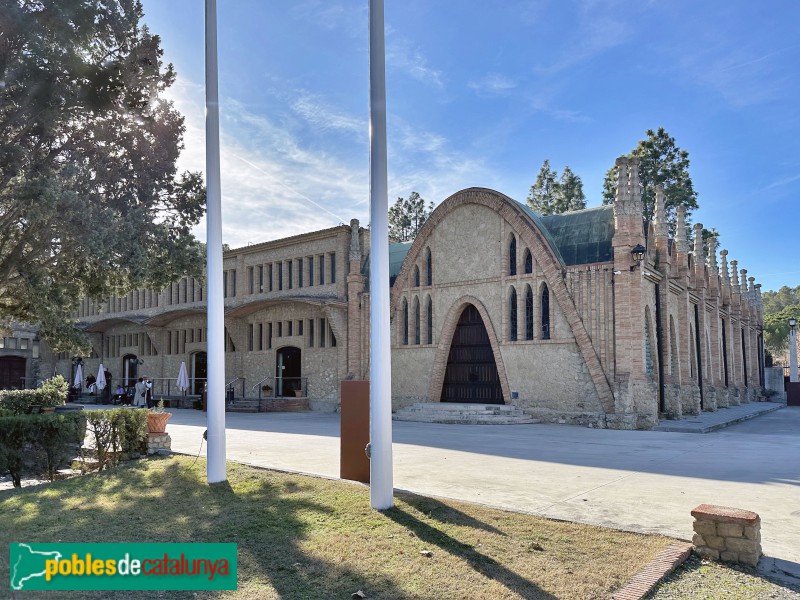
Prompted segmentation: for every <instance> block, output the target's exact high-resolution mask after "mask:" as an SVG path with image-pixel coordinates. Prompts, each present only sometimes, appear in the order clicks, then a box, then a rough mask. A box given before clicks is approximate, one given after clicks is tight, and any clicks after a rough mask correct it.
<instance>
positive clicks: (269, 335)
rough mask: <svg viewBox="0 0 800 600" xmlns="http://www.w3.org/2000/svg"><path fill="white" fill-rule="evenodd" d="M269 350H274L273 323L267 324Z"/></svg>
mask: <svg viewBox="0 0 800 600" xmlns="http://www.w3.org/2000/svg"><path fill="white" fill-rule="evenodd" d="M267 348H272V323H267Z"/></svg>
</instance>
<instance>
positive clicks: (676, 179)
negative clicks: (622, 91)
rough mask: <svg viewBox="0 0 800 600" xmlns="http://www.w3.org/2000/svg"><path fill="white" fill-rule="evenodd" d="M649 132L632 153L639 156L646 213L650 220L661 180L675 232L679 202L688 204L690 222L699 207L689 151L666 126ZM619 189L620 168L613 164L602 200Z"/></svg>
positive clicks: (607, 200)
mask: <svg viewBox="0 0 800 600" xmlns="http://www.w3.org/2000/svg"><path fill="white" fill-rule="evenodd" d="M646 135H647V138H646V139H644V140H640V141H639V144H638V145H637V146H636V148H634V150H633V151H632V152H631V153H630V156H632V157H636V158H638V159H639V181H640V182H641V184H642V203H643V205H644V216H645V219H646V220H647V221H648V222H649V221H650V220H651V219H652V218H653V212H654V210H655V186H656V185H658V184H661V185H662V186H663V187H664V197H665V198H664V200H665V202H664V204H665V208H666V212H667V221H668V222H669V223H670V228H671V230H672V233H674V229H675V209H676V208H677V207H678V206H680V205H683V206H685V207H686V216H687V222H688V216H689V215H690V214H691V211H692V210H694V209H697V208H698V204H697V192H695V191H694V186H693V185H692V178H691V177H690V176H689V153H688V152H687V151H686V150H681V149H680V148H679V147H678V146H677V145H676V144H675V138H673V137H672V136H670V135H669V134H668V133H667V132H666V130H664V128H663V127H659V128H658V130H657V131H653V130H652V129H648V130H647V132H646ZM616 192H617V168H616V166H614V167H611V168H610V169H609V170H608V171H607V172H606V177H605V180H604V181H603V204H611V203H613V202H614V196H615V194H616Z"/></svg>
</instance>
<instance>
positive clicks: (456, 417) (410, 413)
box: [392, 402, 539, 425]
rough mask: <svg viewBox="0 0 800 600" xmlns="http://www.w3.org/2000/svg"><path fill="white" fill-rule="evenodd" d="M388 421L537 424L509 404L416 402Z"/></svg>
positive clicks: (534, 420)
mask: <svg viewBox="0 0 800 600" xmlns="http://www.w3.org/2000/svg"><path fill="white" fill-rule="evenodd" d="M392 418H393V419H394V420H395V421H414V422H417V423H454V424H455V423H459V424H463V425H517V424H527V423H538V422H539V421H538V420H537V419H534V418H533V417H531V416H530V415H529V414H527V413H526V412H525V411H523V410H520V409H519V408H517V407H516V406H514V405H511V404H471V403H450V402H417V403H415V404H413V405H411V406H408V407H406V408H402V409H400V410H398V411H397V413H395V414H394V415H393V416H392Z"/></svg>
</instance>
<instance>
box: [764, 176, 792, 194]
mask: <svg viewBox="0 0 800 600" xmlns="http://www.w3.org/2000/svg"><path fill="white" fill-rule="evenodd" d="M795 181H800V175H792V176H791V177H784V178H783V179H778V180H777V181H773V182H772V183H770V184H769V185H768V186H767V187H765V188H764V190H763V191H765V192H766V191H767V190H772V189H775V188H777V187H781V186H784V185H788V184H790V183H794V182H795Z"/></svg>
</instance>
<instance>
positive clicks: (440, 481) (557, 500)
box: [167, 407, 800, 566]
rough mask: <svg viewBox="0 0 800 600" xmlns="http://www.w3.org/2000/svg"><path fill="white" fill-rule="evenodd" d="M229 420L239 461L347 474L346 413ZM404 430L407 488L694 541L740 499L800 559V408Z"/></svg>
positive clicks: (401, 474)
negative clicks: (735, 416) (691, 422)
mask: <svg viewBox="0 0 800 600" xmlns="http://www.w3.org/2000/svg"><path fill="white" fill-rule="evenodd" d="M725 410H726V409H721V410H720V411H718V412H723V411H725ZM729 410H732V409H729ZM172 412H173V417H172V420H171V421H170V423H169V425H168V428H167V429H168V431H169V432H170V434H171V435H172V448H173V450H175V451H178V452H184V453H187V454H192V455H195V454H197V452H198V450H199V448H200V442H201V439H202V433H203V430H204V429H205V418H206V415H205V413H203V412H199V411H193V410H173V411H172ZM226 418H227V453H228V458H229V459H230V460H235V461H240V462H244V463H249V464H253V465H258V466H263V467H269V468H276V469H282V470H289V471H297V472H302V473H309V474H314V475H322V476H326V477H338V476H339V415H338V414H330V413H259V414H227V415H226ZM715 418H719V417H718V416H716V417H715ZM393 431H394V485H395V487H396V488H399V489H404V490H410V491H413V492H416V493H419V494H424V495H430V496H438V497H445V498H455V499H459V500H467V501H470V502H480V503H484V504H489V505H492V506H498V507H504V508H510V509H514V510H519V511H526V512H532V513H536V514H540V515H544V516H547V517H552V518H556V519H565V520H569V521H577V522H583V523H590V524H595V525H604V526H608V527H614V528H620V529H627V530H633V531H640V532H647V533H663V534H666V535H670V536H675V537H679V538H683V539H691V534H692V517H691V516H690V514H689V512H690V511H691V509H692V508H694V507H695V506H697V505H698V504H701V503H704V502H705V503H711V504H721V505H726V506H734V507H738V508H744V509H748V510H752V511H755V512H757V513H759V514H760V515H761V519H762V530H761V531H762V545H763V549H764V553H765V555H767V556H771V557H775V558H778V559H783V560H786V561H791V562H794V563H800V488H799V487H798V486H800V407H786V408H780V410H774V411H773V412H769V413H767V414H764V415H762V416H759V417H758V418H755V419H752V420H749V421H746V422H743V423H740V424H737V425H733V426H731V427H727V428H724V429H720V430H717V431H713V432H711V433H705V434H700V433H680V432H660V431H611V430H598V429H589V428H583V427H574V426H567V425H552V424H535V425H507V426H496V425H495V426H493V425H442V424H432V423H408V422H394V425H393ZM202 454H203V455H205V446H203V450H202ZM795 566H796V565H795Z"/></svg>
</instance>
